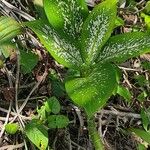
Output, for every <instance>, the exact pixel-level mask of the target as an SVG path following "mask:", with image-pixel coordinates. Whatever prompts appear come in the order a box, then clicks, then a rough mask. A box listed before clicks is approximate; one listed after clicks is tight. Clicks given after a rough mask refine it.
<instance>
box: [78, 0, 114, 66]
mask: <svg viewBox="0 0 150 150" xmlns="http://www.w3.org/2000/svg"><path fill="white" fill-rule="evenodd" d="M116 12H117V8H116V1H115V0H111V1H109V0H106V1H104V2H102V3H100V4H99V5H98V6H96V7H95V8H94V10H93V11H92V12H91V14H90V15H89V16H88V18H87V19H86V21H85V22H84V25H83V30H82V35H81V42H82V49H81V54H82V55H83V56H82V57H83V59H84V60H85V62H87V63H90V62H93V61H94V60H95V59H96V58H97V56H98V54H99V52H100V49H101V48H102V46H103V45H104V44H105V42H106V41H107V40H108V38H109V37H110V35H111V32H112V30H113V28H114V24H115V18H116Z"/></svg>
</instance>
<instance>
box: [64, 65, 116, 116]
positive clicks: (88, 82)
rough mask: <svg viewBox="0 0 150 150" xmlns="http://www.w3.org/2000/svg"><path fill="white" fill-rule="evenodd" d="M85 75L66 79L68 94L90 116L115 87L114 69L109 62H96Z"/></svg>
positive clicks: (105, 100) (101, 105)
mask: <svg viewBox="0 0 150 150" xmlns="http://www.w3.org/2000/svg"><path fill="white" fill-rule="evenodd" d="M89 72H90V74H89V75H86V77H77V78H73V79H70V80H68V81H66V84H65V87H66V91H67V93H68V95H69V96H70V98H71V99H72V100H73V102H74V103H75V104H77V105H78V106H80V107H82V108H84V109H85V111H86V113H87V115H88V116H89V117H91V116H92V115H93V114H94V113H95V112H96V111H97V110H98V109H100V108H102V107H103V106H104V105H105V104H106V102H107V100H108V98H109V97H110V96H111V95H112V93H113V91H114V89H115V88H116V84H117V82H116V71H115V68H114V66H113V65H111V64H108V63H106V64H101V65H100V64H97V66H96V67H94V68H93V69H91V70H89Z"/></svg>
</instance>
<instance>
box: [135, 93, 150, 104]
mask: <svg viewBox="0 0 150 150" xmlns="http://www.w3.org/2000/svg"><path fill="white" fill-rule="evenodd" d="M147 96H148V95H147V93H146V91H142V92H141V93H140V94H139V95H138V97H137V100H138V101H140V102H144V101H145V100H146V97H147Z"/></svg>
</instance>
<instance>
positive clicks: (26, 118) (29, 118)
mask: <svg viewBox="0 0 150 150" xmlns="http://www.w3.org/2000/svg"><path fill="white" fill-rule="evenodd" d="M0 111H2V112H5V113H8V110H7V109H4V108H1V107H0ZM10 114H11V115H12V116H16V115H17V113H15V112H12V111H11V112H10ZM20 117H21V118H22V119H23V120H31V119H32V117H25V116H22V115H20Z"/></svg>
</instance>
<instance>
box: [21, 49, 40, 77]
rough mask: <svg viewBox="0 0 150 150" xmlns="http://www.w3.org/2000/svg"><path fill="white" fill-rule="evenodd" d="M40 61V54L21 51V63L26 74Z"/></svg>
mask: <svg viewBox="0 0 150 150" xmlns="http://www.w3.org/2000/svg"><path fill="white" fill-rule="evenodd" d="M37 63H38V56H37V55H35V54H34V53H32V52H31V51H28V52H25V51H24V50H21V51H20V64H21V70H22V72H23V73H24V74H27V73H31V72H32V70H33V68H34V67H35V66H36V65H37Z"/></svg>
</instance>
